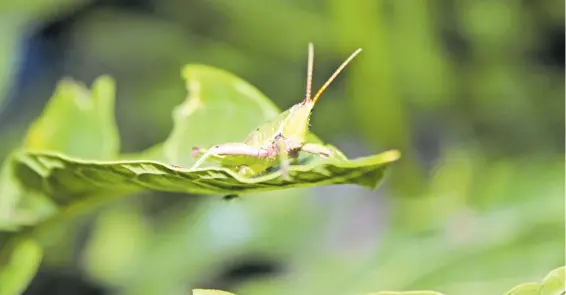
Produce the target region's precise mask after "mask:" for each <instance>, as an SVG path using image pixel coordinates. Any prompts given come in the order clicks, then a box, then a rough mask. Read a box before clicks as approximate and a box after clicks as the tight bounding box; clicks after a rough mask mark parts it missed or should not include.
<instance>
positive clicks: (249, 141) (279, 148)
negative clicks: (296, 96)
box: [191, 43, 362, 179]
mask: <svg viewBox="0 0 566 295" xmlns="http://www.w3.org/2000/svg"><path fill="white" fill-rule="evenodd" d="M361 51H362V49H361V48H359V49H357V50H356V51H354V53H352V54H351V55H350V56H349V57H348V58H347V59H346V60H345V61H344V62H343V63H342V64H341V65H340V67H338V69H336V71H335V72H334V73H333V74H332V76H330V78H329V79H328V80H327V81H326V83H324V84H323V85H322V87H321V88H320V90H318V92H317V93H316V94H315V96H314V97H311V85H312V73H313V65H314V48H313V45H312V43H309V46H308V63H307V85H306V86H307V90H306V96H305V98H304V99H303V100H302V101H301V102H299V103H298V104H296V105H294V106H292V107H291V108H290V109H288V110H286V111H285V112H283V113H281V114H279V115H277V116H276V117H275V118H273V119H271V120H269V121H267V122H265V123H264V124H262V125H261V126H259V127H258V128H257V129H256V130H254V131H253V132H251V133H250V134H249V135H248V137H247V138H246V139H245V140H244V142H229V143H224V144H218V145H215V146H213V147H211V148H209V149H203V148H198V147H194V148H193V150H192V152H193V156H194V157H195V158H198V156H199V155H201V154H202V156H201V157H200V159H198V160H197V162H196V163H195V164H194V165H193V167H192V168H191V169H196V168H198V167H199V166H201V165H202V164H203V163H204V162H205V161H209V160H210V161H214V162H217V163H219V164H220V165H221V166H223V167H227V168H231V169H233V170H235V171H238V172H239V173H240V174H241V175H244V176H248V177H249V176H255V175H258V174H261V173H262V172H265V171H266V170H268V169H270V168H272V167H275V166H277V165H279V167H280V169H281V174H282V176H283V177H284V178H285V179H289V174H288V167H289V165H290V161H292V160H297V159H298V156H299V153H300V152H306V153H310V154H314V155H318V156H321V157H323V158H329V157H331V156H332V150H330V149H328V148H327V147H325V146H323V145H319V144H314V143H307V142H306V136H307V132H308V129H309V119H310V116H311V112H312V109H313V107H314V105H315V103H316V101H317V100H318V98H319V97H320V95H321V94H322V93H323V92H324V90H325V89H326V88H327V87H328V86H329V85H330V83H332V81H333V80H334V79H335V78H336V77H337V76H338V74H339V73H340V72H341V71H342V70H343V69H344V68H345V67H346V65H347V64H348V63H349V62H350V61H352V59H354V57H355V56H356V55H357V54H358V53H360V52H361Z"/></svg>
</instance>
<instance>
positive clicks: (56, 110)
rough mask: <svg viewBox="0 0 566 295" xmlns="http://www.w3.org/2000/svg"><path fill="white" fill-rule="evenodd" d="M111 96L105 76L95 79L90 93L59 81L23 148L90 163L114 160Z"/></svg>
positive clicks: (115, 140) (116, 141)
mask: <svg viewBox="0 0 566 295" xmlns="http://www.w3.org/2000/svg"><path fill="white" fill-rule="evenodd" d="M114 94H115V85H114V81H113V80H112V79H111V78H110V77H107V76H102V77H99V78H98V79H96V81H95V82H94V83H93V86H92V91H90V90H89V89H88V88H86V87H85V86H84V85H82V84H80V83H78V82H76V81H73V80H71V79H65V80H63V81H61V82H60V83H59V85H57V88H56V90H55V93H54V94H53V96H52V97H51V99H50V100H49V102H48V105H47V106H46V108H45V110H44V111H43V114H42V115H41V116H40V117H39V118H38V119H37V120H36V121H35V122H34V123H33V124H32V125H31V126H30V128H29V130H28V133H27V137H26V140H25V145H24V146H25V147H26V148H28V149H31V150H44V151H54V152H61V153H65V154H66V155H69V156H74V157H79V158H84V159H91V160H107V159H113V158H115V156H116V155H117V154H118V151H119V148H120V140H119V135H118V129H117V126H116V122H115V119H114V97H115V95H114Z"/></svg>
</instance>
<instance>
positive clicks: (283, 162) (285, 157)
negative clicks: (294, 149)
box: [274, 136, 291, 180]
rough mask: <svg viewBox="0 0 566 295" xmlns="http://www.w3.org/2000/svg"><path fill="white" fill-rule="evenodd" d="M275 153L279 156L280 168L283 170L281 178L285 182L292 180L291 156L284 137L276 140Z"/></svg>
mask: <svg viewBox="0 0 566 295" xmlns="http://www.w3.org/2000/svg"><path fill="white" fill-rule="evenodd" d="M274 144H275V151H276V153H277V155H278V156H279V167H280V169H281V177H283V179H284V180H290V179H291V177H290V176H289V154H288V152H287V144H286V142H285V138H283V136H277V137H276V138H275V142H274Z"/></svg>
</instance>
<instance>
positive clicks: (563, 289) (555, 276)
mask: <svg viewBox="0 0 566 295" xmlns="http://www.w3.org/2000/svg"><path fill="white" fill-rule="evenodd" d="M564 275H565V267H559V268H557V269H555V270H553V271H551V272H550V273H549V274H548V275H547V276H546V278H544V280H543V281H542V283H524V284H520V285H518V286H516V287H514V288H513V289H511V290H510V291H509V292H507V293H505V295H531V294H532V295H563V294H566V286H565V284H564V281H565V279H564Z"/></svg>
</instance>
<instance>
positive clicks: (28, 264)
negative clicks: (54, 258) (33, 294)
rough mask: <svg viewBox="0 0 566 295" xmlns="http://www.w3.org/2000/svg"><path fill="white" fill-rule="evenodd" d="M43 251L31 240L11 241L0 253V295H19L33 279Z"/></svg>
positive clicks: (25, 238)
mask: <svg viewBox="0 0 566 295" xmlns="http://www.w3.org/2000/svg"><path fill="white" fill-rule="evenodd" d="M42 257H43V249H42V248H41V246H40V245H39V244H38V243H37V242H36V241H35V240H33V239H31V238H28V237H24V236H21V237H18V238H15V239H11V240H10V241H9V242H8V244H7V245H4V247H3V248H2V251H1V252H0V265H1V266H2V267H1V268H0V295H12V294H21V293H23V291H24V290H25V288H26V286H27V285H28V284H29V282H30V281H31V279H32V278H33V277H34V275H35V273H36V272H37V269H38V268H39V264H40V262H41V259H42Z"/></svg>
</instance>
